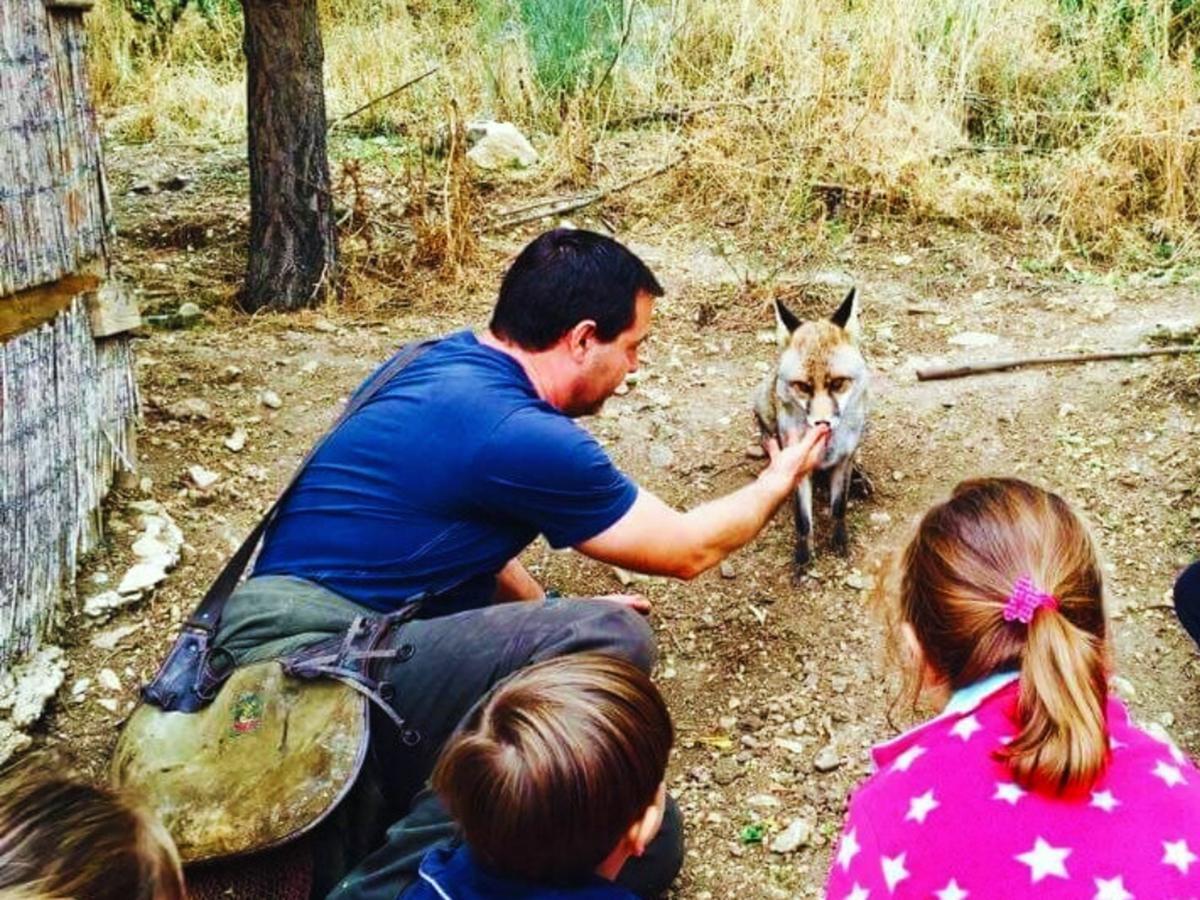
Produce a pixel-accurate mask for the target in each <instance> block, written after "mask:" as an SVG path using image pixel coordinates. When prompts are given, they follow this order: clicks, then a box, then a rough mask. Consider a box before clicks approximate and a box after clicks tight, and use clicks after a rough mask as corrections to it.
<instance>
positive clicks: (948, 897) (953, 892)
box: [934, 878, 971, 900]
mask: <svg viewBox="0 0 1200 900" xmlns="http://www.w3.org/2000/svg"><path fill="white" fill-rule="evenodd" d="M934 893H935V894H936V895H937V898H938V900H965V898H966V896H967V894H969V893H971V892H970V891H964V890H963V889H962V888H961V887H959V886H958V879H957V878H951V879H950V883H949V884H948V885H946V886H945V887H944V888H942V889H941V890H940V891H934Z"/></svg>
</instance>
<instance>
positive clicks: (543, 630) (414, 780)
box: [216, 576, 683, 900]
mask: <svg viewBox="0 0 1200 900" xmlns="http://www.w3.org/2000/svg"><path fill="white" fill-rule="evenodd" d="M432 604H433V606H432V608H427V609H425V610H424V613H423V614H424V615H426V616H429V615H430V614H431V613H436V600H435V601H432ZM373 614H374V613H373V612H372V611H371V610H367V609H364V608H362V607H359V606H357V605H356V604H353V603H351V602H349V601H347V600H346V599H344V598H342V597H340V596H338V595H336V594H334V593H332V592H330V591H327V590H325V589H324V588H321V587H319V586H318V585H315V584H312V583H311V582H307V581H303V580H301V579H298V578H287V577H278V576H267V577H263V578H253V579H251V580H250V581H248V582H246V583H245V584H243V585H242V586H241V587H240V588H238V590H237V591H236V592H235V593H234V595H233V596H232V597H231V598H230V600H229V602H228V604H227V605H226V608H225V612H224V615H223V617H222V622H221V627H220V630H219V633H218V635H217V639H216V645H217V646H219V647H221V648H223V649H224V650H226V651H228V652H229V653H230V654H231V655H232V657H233V658H234V659H235V660H236V661H237V663H238V664H239V665H243V664H246V663H249V662H255V661H258V660H261V659H269V658H273V657H276V656H280V655H283V654H286V653H288V652H290V651H291V650H294V649H298V648H299V647H301V646H303V645H305V644H309V643H312V642H314V641H317V640H321V639H323V638H326V637H329V636H331V635H334V634H339V633H341V632H342V631H344V630H345V628H346V627H347V626H348V625H349V624H350V622H351V621H352V620H353V619H354V617H355V616H358V615H373ZM389 644H390V645H391V646H392V647H393V648H395V649H396V650H397V651H398V652H397V653H396V655H395V658H394V659H392V660H387V661H385V662H384V664H383V665H382V666H380V667H379V668H378V669H377V670H376V671H374V672H373V675H374V676H375V678H376V679H378V680H379V681H380V682H381V683H383V682H387V683H388V684H389V685H390V688H389V691H388V693H389V695H390V697H391V700H390V701H389V702H390V704H391V706H392V707H393V708H394V709H395V711H396V712H397V713H398V714H399V715H400V717H401V718H402V719H403V720H404V729H403V732H402V733H401V732H399V731H398V729H397V728H396V726H395V725H394V724H393V723H392V721H391V720H390V719H389V718H388V717H387V716H385V715H383V714H382V713H378V712H377V711H375V710H373V711H372V720H371V731H372V739H371V747H370V752H369V753H368V759H367V762H366V764H365V765H364V770H363V773H362V774H361V775H360V777H359V781H358V783H357V784H356V785H355V788H354V790H353V791H352V792H351V794H350V795H349V796H348V797H347V798H346V800H345V801H343V802H342V804H341V805H340V807H339V809H338V810H337V811H336V812H335V813H334V814H333V815H332V816H331V817H330V818H329V819H328V820H327V821H326V822H325V823H324V824H323V825H322V826H321V828H320V829H319V830H318V832H319V833H318V834H317V835H316V840H315V842H314V847H315V850H314V852H315V855H316V875H317V881H318V884H317V885H316V887H315V892H314V895H318V893H319V892H323V891H332V892H331V893H329V898H330V900H376V898H379V900H383V898H386V900H395V898H396V897H397V896H398V895H399V893H400V891H401V890H402V889H403V888H405V887H406V886H407V885H409V884H411V883H412V881H413V880H414V879H415V878H416V871H417V865H418V864H419V862H420V859H421V857H422V856H423V855H424V854H425V852H427V851H428V850H429V849H431V848H432V847H434V846H435V845H437V844H439V843H441V842H443V841H447V840H453V839H454V838H455V829H454V825H453V823H452V822H451V821H450V819H449V817H448V816H447V814H446V812H445V811H444V810H443V809H442V807H441V804H440V803H439V802H438V800H437V798H436V796H434V795H433V794H432V793H431V792H430V791H428V790H427V785H426V783H427V782H428V780H429V776H430V775H431V773H432V772H433V767H434V764H435V763H436V762H437V758H438V754H439V753H440V752H441V749H442V746H443V745H444V744H445V742H446V739H447V738H449V737H450V735H451V734H452V733H453V732H454V730H455V729H456V728H457V727H458V725H459V723H460V722H461V721H462V719H463V718H464V717H465V716H466V714H467V713H468V712H469V711H470V710H471V708H472V707H473V706H475V704H476V703H478V702H479V701H480V700H481V699H482V698H483V697H484V696H486V695H487V693H488V692H489V691H490V690H491V688H492V687H493V686H494V685H495V684H496V683H497V682H499V681H501V680H503V679H504V678H506V677H507V676H508V675H510V674H512V673H513V672H515V671H517V670H518V669H520V668H522V667H524V666H526V665H529V664H530V663H535V662H539V661H541V660H546V659H552V658H554V657H558V656H564V655H566V654H569V653H582V652H589V651H590V652H599V653H607V654H610V655H613V656H620V657H623V658H625V659H628V660H629V661H631V662H632V663H634V664H635V665H637V666H639V667H640V668H641V669H643V670H644V671H646V672H649V671H650V669H651V668H652V666H653V664H654V658H655V648H654V637H653V634H652V632H651V630H650V627H649V626H648V625H647V623H646V621H645V619H643V618H642V617H641V616H640V615H638V614H637V613H635V612H632V611H630V610H628V609H626V608H624V607H622V606H620V605H618V604H616V603H613V602H611V601H605V600H587V599H551V600H542V601H527V602H518V603H503V604H498V605H495V606H488V607H484V608H482V609H477V610H470V611H467V612H461V613H455V614H453V615H448V616H440V617H437V616H434V617H427V618H417V619H413V620H411V621H409V622H406V623H404V624H403V625H401V626H400V627H399V628H398V629H397V630H396V631H395V632H394V633H393V635H392V636H391V638H390V640H389ZM682 862H683V837H682V827H681V823H680V819H679V814H678V809H677V808H676V807H675V806H674V803H673V802H671V803H669V804H668V814H667V816H666V818H665V820H664V824H663V829H662V831H661V832H660V834H659V837H658V838H657V839H656V840H655V841H654V842H653V844H652V845H651V847H650V848H648V850H647V853H646V855H645V856H644V857H642V858H640V859H634V860H631V861H630V862H629V863H628V864H627V865H626V867H625V868H624V869H623V870H622V872H621V874H620V877H619V878H618V881H619V882H620V883H621V884H623V885H624V886H625V887H626V888H628V889H629V890H631V891H632V892H634V893H636V894H638V895H639V896H642V897H647V898H649V897H655V896H658V895H659V894H661V893H663V892H664V891H665V890H666V888H667V887H668V886H669V885H670V883H671V881H672V880H674V878H675V875H676V874H677V873H678V871H679V868H680V866H681V865H682Z"/></svg>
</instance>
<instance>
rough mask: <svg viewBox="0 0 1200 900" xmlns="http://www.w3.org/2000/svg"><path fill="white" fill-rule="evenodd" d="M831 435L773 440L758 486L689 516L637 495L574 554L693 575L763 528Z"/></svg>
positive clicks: (814, 432)
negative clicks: (785, 443)
mask: <svg viewBox="0 0 1200 900" xmlns="http://www.w3.org/2000/svg"><path fill="white" fill-rule="evenodd" d="M827 437H828V430H827V429H825V428H810V429H809V430H808V431H807V432H806V433H805V435H804V437H803V438H802V439H800V440H796V441H791V442H789V444H788V446H786V447H783V448H780V447H779V445H778V444H777V443H776V442H775V441H774V440H771V441H768V442H767V453H768V455H769V457H770V463H769V464H768V465H767V467H766V468H765V469H763V471H762V472H761V473H760V474H759V476H758V477H757V478H756V479H755V480H754V481H752V482H751V483H750V484H748V485H746V486H745V487H743V488H739V489H738V490H736V491H734V492H733V493H731V494H726V495H725V496H724V497H720V498H719V499H716V500H711V501H709V502H708V503H704V504H702V505H700V506H697V507H696V508H695V509H693V510H690V511H688V512H684V513H681V512H678V511H677V510H674V509H672V508H671V507H669V506H667V504H665V503H663V501H661V500H660V499H659V498H658V497H656V496H654V494H652V493H650V492H649V491H646V490H639V492H638V497H637V500H636V501H635V502H634V504H633V506H632V507H631V508H630V510H629V512H627V513H626V514H625V515H624V516H622V517H621V518H620V519H618V520H617V522H616V523H614V524H613V525H612V526H610V527H609V528H607V529H606V530H604V531H602V532H601V533H600V534H598V535H596V536H595V537H593V538H590V539H588V540H586V541H583V542H582V543H580V544H578V545H576V547H575V549H576V550H578V551H579V552H580V553H583V554H585V555H587V556H590V557H592V558H593V559H598V560H600V561H601V562H606V563H611V564H612V565H617V566H621V567H622V568H625V569H632V570H633V571H635V572H644V573H646V574H648V575H670V576H672V577H674V578H683V579H690V578H695V577H696V576H697V575H699V574H700V573H701V572H704V571H706V570H707V569H710V568H712V567H713V566H715V565H716V564H717V563H719V562H720V561H721V560H723V559H724V558H725V557H726V556H728V555H729V554H730V553H732V552H733V551H735V550H737V549H738V548H740V547H742V546H744V545H745V544H747V543H749V542H750V541H751V540H752V539H753V538H754V537H755V536H756V535H757V534H758V533H759V532H760V531H762V529H763V527H764V526H765V525H766V524H767V522H768V521H769V520H770V518H771V516H772V514H773V513H774V512H775V510H776V509H777V508H778V507H779V504H780V503H782V502H783V501H784V499H786V498H787V496H788V494H789V493H791V491H792V490H793V489H794V488H795V486H796V485H797V484H798V483H799V482H800V481H802V480H803V479H804V478H806V477H808V475H809V474H811V473H812V471H813V470H814V469H815V468H816V467H817V464H818V463H819V462H820V460H821V454H822V453H823V452H824V449H825V441H826V439H827Z"/></svg>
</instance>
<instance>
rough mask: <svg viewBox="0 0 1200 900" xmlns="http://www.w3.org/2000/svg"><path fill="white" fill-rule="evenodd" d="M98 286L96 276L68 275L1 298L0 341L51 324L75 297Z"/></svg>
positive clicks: (98, 282) (93, 290)
mask: <svg viewBox="0 0 1200 900" xmlns="http://www.w3.org/2000/svg"><path fill="white" fill-rule="evenodd" d="M99 287H100V279H99V277H97V276H95V275H69V276H67V277H66V278H63V279H60V280H59V281H56V282H54V283H53V284H48V285H43V286H42V287H36V288H30V289H29V290H27V291H21V292H20V293H19V294H14V295H13V296H11V297H0V342H3V341H5V340H7V339H8V338H11V337H13V336H15V335H18V334H21V333H22V332H25V331H29V330H30V329H32V328H36V327H37V326H39V325H42V324H44V323H46V322H51V321H53V320H54V317H55V316H57V315H58V314H59V313H60V312H62V311H63V310H64V309H67V308H69V307H70V306H71V303H72V302H74V300H75V299H76V298H78V297H80V296H82V295H83V294H86V293H88V292H95V291H97V290H98V289H99Z"/></svg>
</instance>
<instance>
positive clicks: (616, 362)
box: [564, 292, 654, 416]
mask: <svg viewBox="0 0 1200 900" xmlns="http://www.w3.org/2000/svg"><path fill="white" fill-rule="evenodd" d="M653 300H654V298H653V297H651V296H650V295H649V294H647V293H645V292H640V293H639V294H638V295H637V298H636V299H635V300H634V315H633V323H632V324H631V325H630V326H629V327H628V328H626V329H625V330H624V331H622V332H621V333H620V334H618V335H617V336H616V337H615V338H613V339H612V340H611V341H609V342H608V343H604V342H603V341H599V340H596V339H595V338H593V339H592V340H591V342H590V343H589V344H588V347H587V351H586V356H585V358H584V360H583V363H582V365H581V367H580V371H579V376H578V378H577V379H576V382H575V390H574V391H572V396H571V402H570V405H569V406H568V408H567V409H566V410H564V412H566V413H567V415H569V416H589V415H594V414H595V413H598V412H599V411H600V408H601V407H602V406H603V405H604V401H605V400H607V399H608V398H609V397H611V396H612V394H613V391H615V390H616V389H617V388H618V387H620V385H621V383H622V382H623V381H624V380H625V376H626V375H628V374H629V373H630V372H635V371H637V367H638V349H639V348H640V347H641V344H642V341H644V340H645V339H646V335H647V334H648V333H649V331H650V312H651V305H652V303H653Z"/></svg>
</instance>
